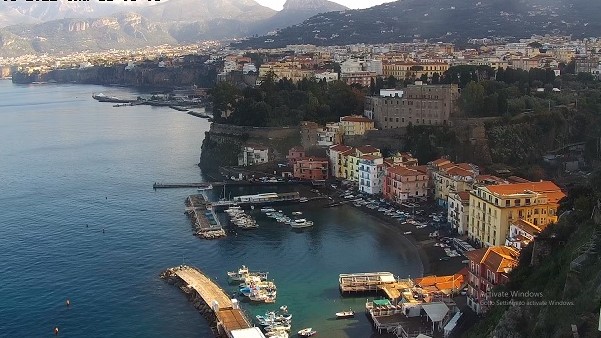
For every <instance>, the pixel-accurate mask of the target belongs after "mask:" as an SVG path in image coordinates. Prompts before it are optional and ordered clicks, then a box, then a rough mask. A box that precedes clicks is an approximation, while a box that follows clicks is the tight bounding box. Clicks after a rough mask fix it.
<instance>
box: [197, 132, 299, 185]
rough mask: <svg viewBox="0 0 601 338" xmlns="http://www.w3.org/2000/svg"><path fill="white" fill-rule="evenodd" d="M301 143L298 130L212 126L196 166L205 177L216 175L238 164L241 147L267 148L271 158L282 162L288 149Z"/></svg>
mask: <svg viewBox="0 0 601 338" xmlns="http://www.w3.org/2000/svg"><path fill="white" fill-rule="evenodd" d="M298 144H300V128H299V127H282V128H259V127H247V126H234V125H228V124H218V123H213V124H212V125H211V129H210V130H209V131H208V132H207V133H206V135H205V139H204V141H203V143H202V149H201V153H200V163H199V164H198V165H199V166H200V167H201V169H202V170H203V171H204V172H205V173H206V174H209V175H211V174H215V173H217V171H218V170H219V167H222V166H235V165H238V153H239V152H240V148H241V147H242V146H243V145H262V146H266V147H268V148H269V153H270V158H273V159H274V160H282V159H284V158H285V156H286V155H287V153H288V149H290V148H292V147H293V146H295V145H298Z"/></svg>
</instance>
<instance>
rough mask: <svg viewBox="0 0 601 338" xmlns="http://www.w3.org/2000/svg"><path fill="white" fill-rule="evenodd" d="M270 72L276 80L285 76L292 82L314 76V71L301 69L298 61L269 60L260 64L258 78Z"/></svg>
mask: <svg viewBox="0 0 601 338" xmlns="http://www.w3.org/2000/svg"><path fill="white" fill-rule="evenodd" d="M270 72H273V74H274V75H275V80H276V81H277V80H279V79H283V78H286V79H288V80H290V81H292V82H294V83H296V82H299V81H301V80H302V79H305V78H311V77H313V76H315V71H313V70H310V69H303V67H302V63H300V62H298V61H282V62H269V63H265V64H262V65H261V67H259V78H260V79H263V78H265V76H267V74H268V73H270Z"/></svg>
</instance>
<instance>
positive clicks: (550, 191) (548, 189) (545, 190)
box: [486, 181, 566, 203]
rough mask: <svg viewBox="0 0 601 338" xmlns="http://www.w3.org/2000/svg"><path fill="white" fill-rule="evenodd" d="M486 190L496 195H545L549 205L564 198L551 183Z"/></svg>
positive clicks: (494, 187)
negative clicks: (534, 193)
mask: <svg viewBox="0 0 601 338" xmlns="http://www.w3.org/2000/svg"><path fill="white" fill-rule="evenodd" d="M486 189H488V191H490V192H492V193H494V194H497V195H515V194H523V193H526V192H528V191H533V192H536V193H539V194H545V195H547V197H548V198H549V202H551V203H557V202H558V201H559V200H560V199H562V198H564V197H565V196H566V195H565V194H564V193H563V192H562V191H561V189H559V187H558V186H557V185H555V183H553V182H551V181H540V182H528V183H514V184H498V185H487V186H486Z"/></svg>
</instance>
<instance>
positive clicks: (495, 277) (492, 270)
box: [465, 246, 519, 313]
mask: <svg viewBox="0 0 601 338" xmlns="http://www.w3.org/2000/svg"><path fill="white" fill-rule="evenodd" d="M465 256H466V257H467V258H468V259H469V261H470V262H469V265H468V289H467V304H468V306H469V307H470V308H471V309H472V310H474V312H476V313H483V312H486V310H487V309H488V303H489V302H490V301H492V300H493V298H492V297H491V291H492V289H493V287H495V286H497V285H501V284H505V283H506V282H507V280H508V279H509V277H508V275H509V272H510V271H511V270H512V269H513V268H514V267H516V266H517V265H518V257H519V252H518V251H517V250H516V249H514V248H512V247H508V246H492V247H488V248H482V249H477V250H474V251H469V252H466V253H465ZM502 300H505V301H508V300H509V299H502Z"/></svg>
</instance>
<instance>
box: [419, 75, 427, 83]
mask: <svg viewBox="0 0 601 338" xmlns="http://www.w3.org/2000/svg"><path fill="white" fill-rule="evenodd" d="M419 79H420V81H422V82H423V83H428V74H426V73H424V74H422V76H420V78H419Z"/></svg>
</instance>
